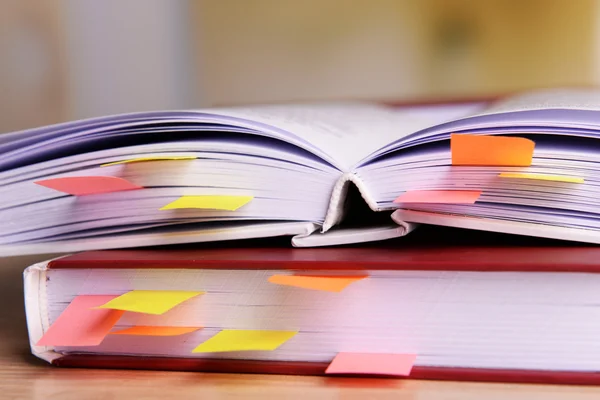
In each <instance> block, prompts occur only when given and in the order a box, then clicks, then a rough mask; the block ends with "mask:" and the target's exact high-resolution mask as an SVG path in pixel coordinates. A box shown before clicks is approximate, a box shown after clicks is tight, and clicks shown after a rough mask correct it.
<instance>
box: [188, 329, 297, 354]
mask: <svg viewBox="0 0 600 400" xmlns="http://www.w3.org/2000/svg"><path fill="white" fill-rule="evenodd" d="M296 333H298V332H296V331H257V330H236V329H224V330H222V331H221V332H219V333H217V334H216V335H214V336H213V337H211V338H210V339H208V340H206V341H205V342H203V343H201V344H200V345H198V347H196V348H195V349H194V350H193V351H192V352H193V353H217V352H224V351H260V350H262V351H271V350H275V349H277V348H278V347H279V346H281V345H282V344H284V343H285V342H287V341H288V340H290V339H291V338H292V337H293V336H294V335H295V334H296Z"/></svg>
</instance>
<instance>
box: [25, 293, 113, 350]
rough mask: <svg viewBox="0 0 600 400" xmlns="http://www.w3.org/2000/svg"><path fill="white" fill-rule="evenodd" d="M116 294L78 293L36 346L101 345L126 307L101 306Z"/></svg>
mask: <svg viewBox="0 0 600 400" xmlns="http://www.w3.org/2000/svg"><path fill="white" fill-rule="evenodd" d="M114 297H115V296H77V297H75V299H73V301H72V302H71V304H69V305H68V306H67V308H66V309H65V310H64V311H63V312H62V314H60V316H59V317H58V318H57V319H56V321H54V323H53V324H52V325H51V326H50V328H49V329H48V331H46V333H45V334H44V336H42V338H41V339H40V340H39V341H38V342H37V343H36V346H97V345H99V344H100V343H101V342H102V340H104V338H105V337H106V335H108V333H109V332H110V330H111V329H112V328H113V326H114V325H115V324H116V323H117V321H118V320H119V318H121V316H122V315H123V313H124V311H119V310H98V309H94V307H97V306H99V305H102V304H104V303H106V302H107V301H110V300H112V299H113V298H114Z"/></svg>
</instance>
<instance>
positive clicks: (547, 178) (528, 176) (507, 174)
mask: <svg viewBox="0 0 600 400" xmlns="http://www.w3.org/2000/svg"><path fill="white" fill-rule="evenodd" d="M498 176H499V177H500V178H515V179H534V180H539V181H553V182H567V183H583V182H585V180H584V179H583V178H578V177H575V176H564V175H545V174H521V173H513V172H502V173H501V174H500V175H498Z"/></svg>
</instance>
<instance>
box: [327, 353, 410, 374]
mask: <svg viewBox="0 0 600 400" xmlns="http://www.w3.org/2000/svg"><path fill="white" fill-rule="evenodd" d="M416 359H417V356H416V355H415V354H383V353H381V354H378V353H339V354H338V355H337V356H335V358H334V359H333V361H332V362H331V364H329V367H327V369H326V370H325V373H326V374H365V375H390V376H408V375H409V374H410V371H411V370H412V367H413V364H414V363H415V360H416Z"/></svg>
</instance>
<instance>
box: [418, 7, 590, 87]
mask: <svg viewBox="0 0 600 400" xmlns="http://www.w3.org/2000/svg"><path fill="white" fill-rule="evenodd" d="M421 4H422V5H423V9H422V11H423V13H425V14H426V15H427V20H428V21H429V22H428V25H429V27H430V29H428V31H427V35H426V37H425V38H424V40H425V45H424V47H423V49H424V51H425V53H426V60H427V61H426V63H425V67H426V74H427V76H428V77H429V78H428V79H427V80H425V82H426V88H424V90H425V91H426V92H427V93H431V94H440V93H441V94H444V93H454V94H456V93H475V94H476V93H497V92H507V91H513V90H521V89H526V88H531V87H540V86H554V85H590V84H594V83H595V79H596V76H595V75H596V72H595V69H596V65H595V58H596V57H597V55H596V54H595V52H596V50H595V46H597V42H598V40H599V39H600V38H599V37H598V36H597V33H596V30H597V29H598V23H599V22H600V21H598V19H597V18H596V16H597V13H598V11H597V9H598V4H599V2H598V1H596V0H576V1H570V0H485V1H476V0H425V1H423V2H422V3H421ZM453 37H458V39H456V38H455V39H454V40H453V39H452V38H453ZM460 38H462V42H461V39H460ZM456 42H458V43H456Z"/></svg>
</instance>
